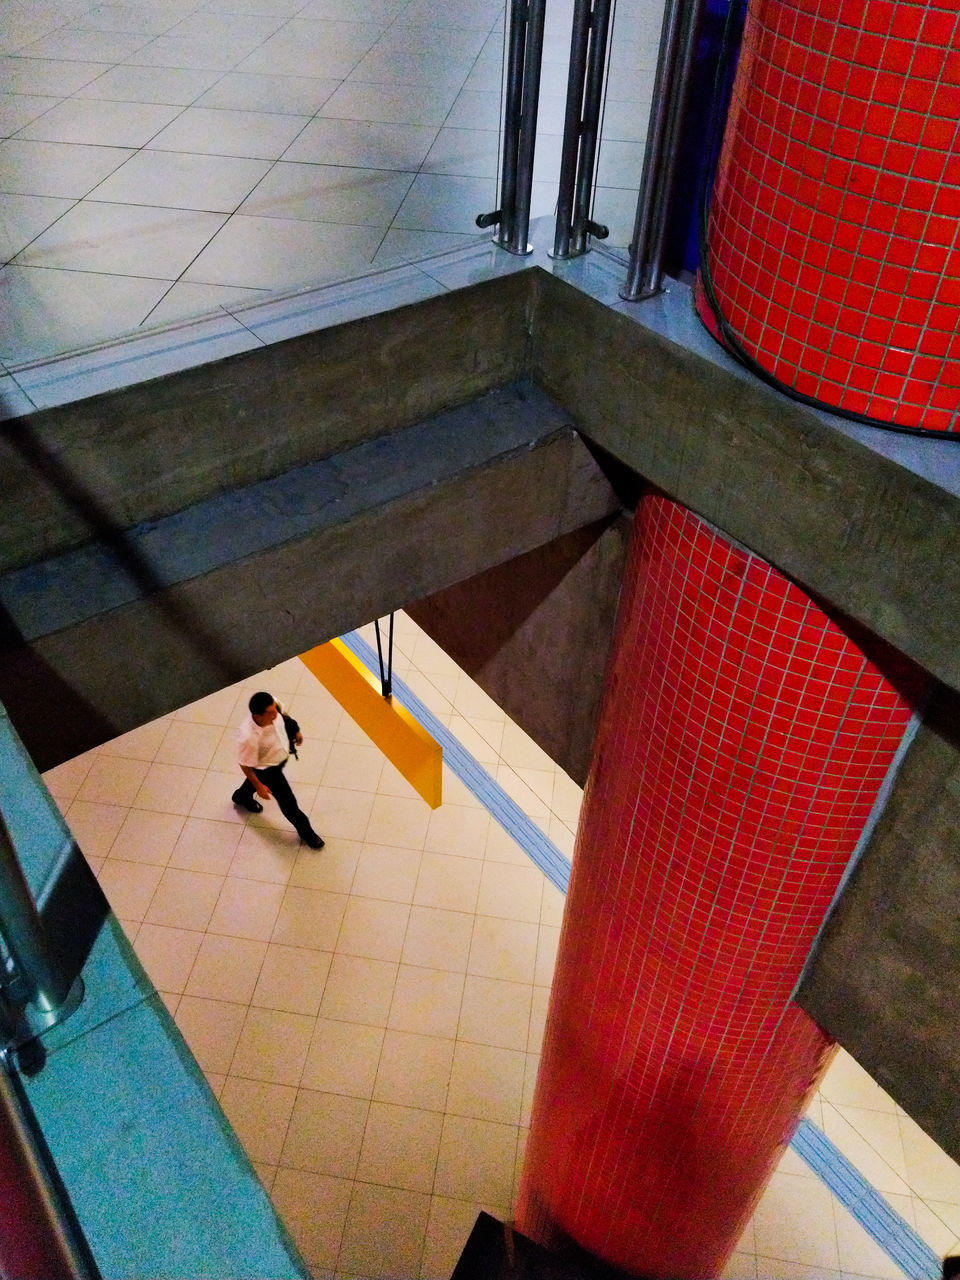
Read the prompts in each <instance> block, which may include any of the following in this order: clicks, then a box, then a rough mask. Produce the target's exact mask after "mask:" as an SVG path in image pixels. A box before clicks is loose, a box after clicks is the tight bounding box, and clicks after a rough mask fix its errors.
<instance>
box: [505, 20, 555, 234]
mask: <svg viewBox="0 0 960 1280" xmlns="http://www.w3.org/2000/svg"><path fill="white" fill-rule="evenodd" d="M546 7H547V6H546V0H529V5H528V9H527V32H526V36H527V38H526V46H525V49H524V59H523V103H522V106H521V110H520V146H519V149H518V151H517V198H516V205H515V219H514V225H513V229H512V232H511V236H510V244H509V245H508V246H507V247H508V248H509V249H510V251H511V252H512V253H527V252H529V249H528V245H527V234H528V233H529V230H530V197H531V193H532V190H533V156H534V150H535V147H536V141H537V109H538V106H539V98H540V68H541V65H542V63H543V24H544V19H545V17H546Z"/></svg>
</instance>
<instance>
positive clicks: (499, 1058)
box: [447, 1040, 526, 1124]
mask: <svg viewBox="0 0 960 1280" xmlns="http://www.w3.org/2000/svg"><path fill="white" fill-rule="evenodd" d="M525 1067H526V1054H525V1053H519V1052H517V1051H516V1050H513V1049H500V1048H496V1047H493V1046H491V1045H485V1044H465V1043H464V1042H463V1041H459V1040H458V1041H457V1047H456V1049H455V1050H454V1054H453V1068H452V1070H451V1072H450V1088H449V1090H448V1092H447V1113H448V1114H449V1115H456V1116H470V1117H472V1118H473V1119H475V1120H496V1121H497V1122H499V1123H500V1124H519V1123H520V1108H521V1104H522V1101H523V1076H524V1070H525Z"/></svg>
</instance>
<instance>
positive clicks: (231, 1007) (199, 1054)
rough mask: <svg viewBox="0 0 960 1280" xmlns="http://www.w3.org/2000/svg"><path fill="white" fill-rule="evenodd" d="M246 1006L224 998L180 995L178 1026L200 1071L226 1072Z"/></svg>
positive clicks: (240, 1028) (245, 1013) (245, 1014)
mask: <svg viewBox="0 0 960 1280" xmlns="http://www.w3.org/2000/svg"><path fill="white" fill-rule="evenodd" d="M246 1016H247V1009H246V1006H245V1005H242V1004H229V1003H227V1002H226V1001H223V1000H200V999H196V998H194V997H193V996H183V997H182V998H181V1000H180V1003H179V1004H178V1005H177V1026H178V1027H179V1028H180V1033H181V1035H182V1036H183V1038H184V1040H186V1042H187V1044H188V1045H189V1046H190V1051H191V1053H192V1054H193V1056H194V1057H195V1058H196V1060H197V1062H198V1063H199V1064H200V1068H201V1070H202V1071H215V1072H220V1073H222V1074H224V1075H225V1074H226V1073H227V1072H228V1071H229V1070H230V1062H231V1060H232V1058H233V1055H234V1052H235V1050H236V1047H237V1041H238V1040H239V1039H240V1032H241V1030H242V1029H243V1023H244V1019H245V1018H246Z"/></svg>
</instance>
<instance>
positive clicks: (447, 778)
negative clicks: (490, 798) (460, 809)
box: [443, 765, 484, 809]
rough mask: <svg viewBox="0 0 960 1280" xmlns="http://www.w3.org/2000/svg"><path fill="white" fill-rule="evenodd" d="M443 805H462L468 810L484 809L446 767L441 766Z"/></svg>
mask: <svg viewBox="0 0 960 1280" xmlns="http://www.w3.org/2000/svg"><path fill="white" fill-rule="evenodd" d="M443 803H444V804H458V805H464V806H465V807H466V808H468V809H470V808H473V809H482V808H484V804H483V801H482V800H478V799H477V797H476V796H475V795H474V794H473V792H472V791H471V790H470V788H469V787H467V786H465V785H464V784H463V783H462V782H461V781H460V779H459V778H458V777H457V775H456V774H455V773H454V772H453V770H452V769H450V768H449V767H448V766H447V765H444V766H443Z"/></svg>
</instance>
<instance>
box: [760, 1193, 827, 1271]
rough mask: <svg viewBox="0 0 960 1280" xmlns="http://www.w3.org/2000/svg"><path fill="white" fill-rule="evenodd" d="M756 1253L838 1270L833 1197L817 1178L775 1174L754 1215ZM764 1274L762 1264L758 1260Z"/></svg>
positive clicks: (761, 1256)
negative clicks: (814, 1179) (813, 1179)
mask: <svg viewBox="0 0 960 1280" xmlns="http://www.w3.org/2000/svg"><path fill="white" fill-rule="evenodd" d="M753 1226H754V1231H755V1232H756V1244H757V1254H758V1256H759V1257H760V1258H773V1257H777V1256H778V1255H780V1256H782V1257H784V1258H789V1259H791V1260H793V1261H796V1262H799V1263H801V1264H803V1265H804V1266H809V1267H823V1268H826V1269H827V1270H834V1271H839V1269H840V1256H839V1253H838V1251H837V1233H836V1227H835V1224H834V1218H833V1197H832V1195H831V1194H830V1192H829V1191H828V1190H827V1188H826V1187H825V1186H824V1185H823V1183H822V1182H820V1181H819V1180H816V1181H812V1180H810V1179H808V1178H798V1177H795V1176H794V1175H793V1174H790V1173H774V1175H773V1177H772V1178H771V1179H770V1181H769V1183H768V1184H767V1188H766V1190H765V1191H764V1193H763V1196H762V1197H761V1199H760V1203H759V1204H758V1205H757V1208H756V1211H755V1212H754V1215H753ZM758 1267H759V1271H760V1274H761V1275H766V1274H767V1273H766V1271H765V1270H764V1266H763V1263H762V1262H760V1263H758Z"/></svg>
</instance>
